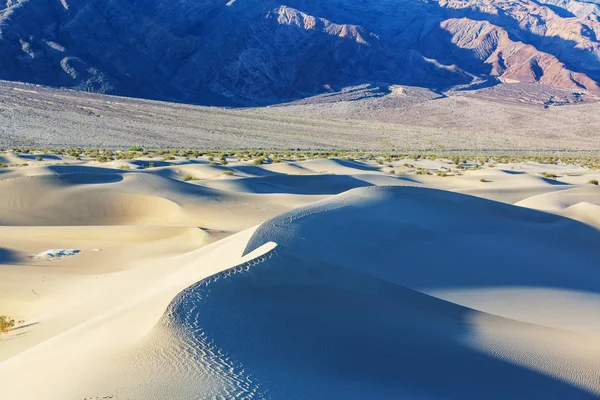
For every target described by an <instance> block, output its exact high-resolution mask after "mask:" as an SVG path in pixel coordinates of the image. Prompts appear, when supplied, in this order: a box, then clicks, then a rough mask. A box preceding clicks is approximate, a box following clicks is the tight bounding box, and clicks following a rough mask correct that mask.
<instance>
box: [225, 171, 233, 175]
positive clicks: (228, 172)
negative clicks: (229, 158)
mask: <svg viewBox="0 0 600 400" xmlns="http://www.w3.org/2000/svg"><path fill="white" fill-rule="evenodd" d="M223 175H233V171H225V172H223Z"/></svg>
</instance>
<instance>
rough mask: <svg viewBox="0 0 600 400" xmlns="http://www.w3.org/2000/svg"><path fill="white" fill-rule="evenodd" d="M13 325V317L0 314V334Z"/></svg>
mask: <svg viewBox="0 0 600 400" xmlns="http://www.w3.org/2000/svg"><path fill="white" fill-rule="evenodd" d="M14 326H15V320H14V318H9V317H7V316H5V315H2V316H0V334H1V333H6V332H8V331H9V330H11V329H12V328H14Z"/></svg>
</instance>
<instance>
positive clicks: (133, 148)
mask: <svg viewBox="0 0 600 400" xmlns="http://www.w3.org/2000/svg"><path fill="white" fill-rule="evenodd" d="M128 150H129V151H139V152H142V151H144V149H143V148H142V147H140V146H131V147H130V148H129V149H128Z"/></svg>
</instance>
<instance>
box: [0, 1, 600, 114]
mask: <svg viewBox="0 0 600 400" xmlns="http://www.w3.org/2000/svg"><path fill="white" fill-rule="evenodd" d="M599 16H600V1H599V2H598V3H597V4H596V3H593V2H579V1H576V0H543V1H536V2H534V1H532V0H513V1H505V0H466V1H458V0H369V1H367V0H327V1H323V0H133V1H132V0H7V1H4V2H3V4H2V5H1V6H0V60H2V62H1V63H0V79H7V80H19V81H25V82H33V83H41V84H46V85H51V86H59V87H71V88H77V89H81V90H88V91H96V92H102V93H113V94H121V95H128V96H135V97H145V98H153V99H168V100H177V101H183V102H194V103H201V104H265V103H278V102H282V101H287V100H290V99H297V98H301V97H305V96H309V95H312V94H315V93H320V92H323V91H327V90H330V88H340V87H344V86H349V85H352V84H355V83H357V82H360V81H379V82H387V83H389V84H390V85H397V84H402V85H412V86H422V87H427V88H430V89H434V90H447V89H450V88H453V87H462V86H469V85H471V86H475V85H489V84H493V83H495V82H498V81H505V82H513V81H521V82H539V83H542V84H546V85H551V86H558V87H563V88H569V89H576V90H581V89H587V90H589V91H593V92H600V87H599V86H598V83H599V82H600V40H599V39H598V37H599V36H600V22H598V18H599Z"/></svg>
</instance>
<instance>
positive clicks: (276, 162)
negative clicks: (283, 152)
mask: <svg viewBox="0 0 600 400" xmlns="http://www.w3.org/2000/svg"><path fill="white" fill-rule="evenodd" d="M273 162H274V163H275V164H278V163H280V162H281V158H279V157H275V158H273Z"/></svg>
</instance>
